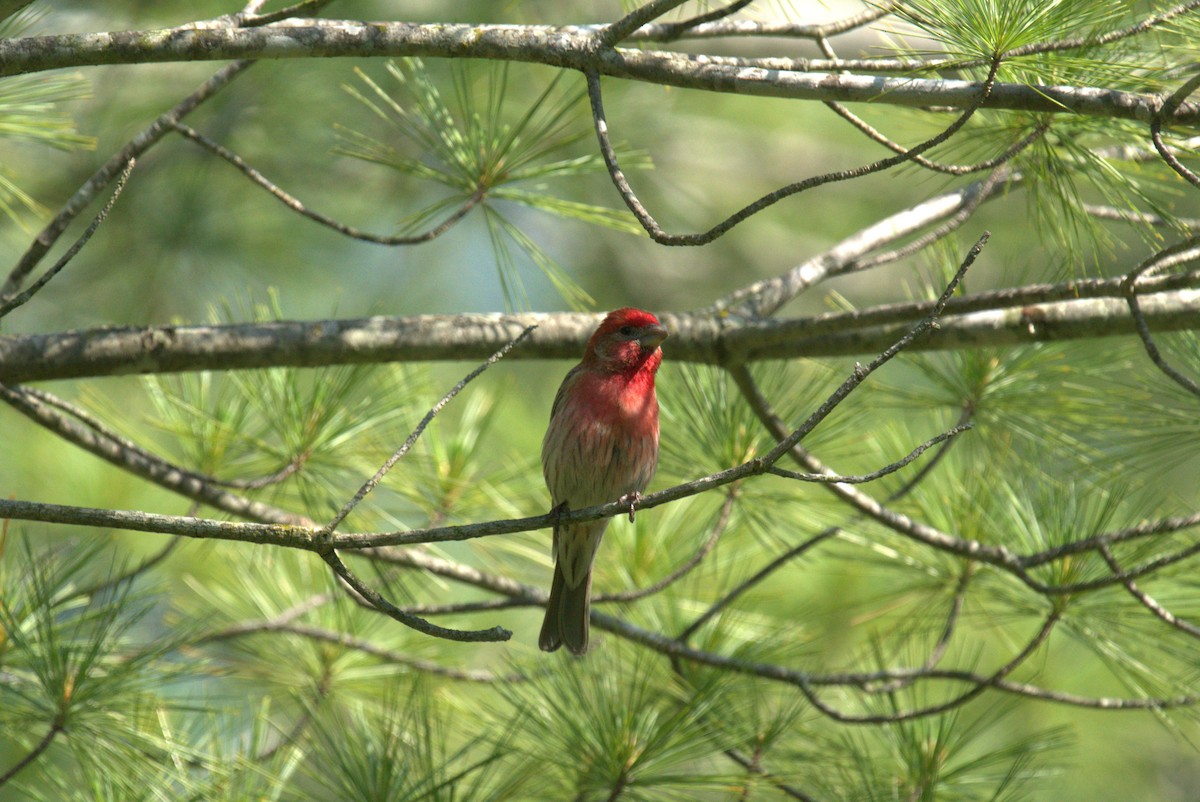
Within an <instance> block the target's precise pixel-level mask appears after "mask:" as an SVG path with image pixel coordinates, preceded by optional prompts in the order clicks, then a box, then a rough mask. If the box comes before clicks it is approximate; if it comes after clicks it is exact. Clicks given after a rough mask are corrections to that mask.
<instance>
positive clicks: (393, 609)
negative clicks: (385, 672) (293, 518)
mask: <svg viewBox="0 0 1200 802" xmlns="http://www.w3.org/2000/svg"><path fill="white" fill-rule="evenodd" d="M321 559H323V560H325V562H326V563H327V564H328V565H329V567H330V568H332V569H333V572H334V573H335V574H337V575H338V576H339V577H341V579H342V580H343V581H344V582H345V583H346V584H347V585H349V586H350V587H351V588H353V589H354V592H355V593H357V594H358V595H360V596H362V597H363V598H364V599H366V600H367V601H368V602H370V603H371V605H372V606H373V607H375V609H377V610H379V611H380V612H382V613H384V614H385V615H387V616H388V617H389V618H393V619H395V620H396V621H399V622H400V623H401V624H404V625H405V626H406V627H410V628H412V629H415V630H416V631H417V632H420V633H422V634H425V635H430V636H432V637H435V638H444V639H445V640H452V641H458V642H460V643H486V642H495V641H506V640H508V639H509V638H511V637H512V632H511V631H509V630H507V629H505V628H504V627H500V626H495V627H491V628H490V629H468V630H462V629H449V628H447V627H439V626H438V625H437V624H431V623H429V622H428V621H426V620H425V619H424V618H421V617H420V616H416V615H413V614H411V613H406V612H405V611H404V610H401V609H400V608H399V607H397V606H396V605H394V604H392V603H391V602H390V601H388V600H387V599H385V598H384V597H383V596H381V595H379V593H377V592H376V591H375V590H374V589H372V588H370V587H368V586H367V585H366V583H364V582H363V581H362V580H361V579H359V578H358V576H357V575H356V574H355V573H354V572H353V571H351V570H350V568H349V567H348V566H347V565H346V564H345V563H344V562H342V559H341V558H340V557H338V555H337V552H336V551H334V550H333V549H324V550H323V551H322V552H321Z"/></svg>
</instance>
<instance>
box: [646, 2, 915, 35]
mask: <svg viewBox="0 0 1200 802" xmlns="http://www.w3.org/2000/svg"><path fill="white" fill-rule="evenodd" d="M897 5H898V3H896V2H881V3H873V4H872V5H871V6H870V7H868V8H865V9H863V10H862V11H860V12H858V13H857V14H852V15H850V16H848V17H843V18H842V19H839V20H834V21H833V22H822V23H818V24H815V25H807V24H804V23H798V22H759V21H757V20H745V19H743V20H722V21H715V20H714V21H710V22H705V23H702V24H699V25H693V26H690V27H689V28H688V29H687V30H685V31H683V32H682V33H679V32H677V29H676V28H675V27H674V26H675V23H670V22H659V23H652V24H650V25H643V26H642V27H641V28H639V29H638V30H636V31H634V32H633V33H631V34H630V35H629V37H628V40H629V41H652V42H653V41H659V40H667V41H670V40H672V39H708V38H716V37H729V36H736V37H751V36H772V37H781V38H794V39H818V38H822V37H828V36H837V35H839V34H843V33H849V32H850V31H853V30H856V29H858V28H862V27H863V26H865V25H870V24H871V23H872V22H875V21H876V20H878V19H882V18H883V17H886V16H887V15H888V14H890V13H891V12H892V10H893V9H895V7H896V6H897Z"/></svg>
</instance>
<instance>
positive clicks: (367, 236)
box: [172, 122, 484, 245]
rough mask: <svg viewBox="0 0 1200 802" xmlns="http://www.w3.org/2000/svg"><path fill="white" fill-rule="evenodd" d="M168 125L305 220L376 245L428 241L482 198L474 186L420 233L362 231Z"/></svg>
mask: <svg viewBox="0 0 1200 802" xmlns="http://www.w3.org/2000/svg"><path fill="white" fill-rule="evenodd" d="M172 127H173V128H174V129H175V130H176V131H178V132H179V133H180V134H182V135H183V136H185V137H187V138H188V139H190V140H191V141H193V142H195V143H196V144H198V145H200V146H201V147H203V148H204V149H205V150H207V151H209V152H210V153H213V154H215V155H217V156H220V157H221V158H222V159H224V160H225V161H227V162H229V163H230V164H232V165H233V166H234V167H236V168H237V169H238V170H239V171H241V173H242V175H244V176H246V178H248V179H250V180H251V181H252V182H254V184H256V185H257V186H259V187H261V188H262V189H264V190H266V191H267V192H268V193H270V194H271V196H272V197H274V198H275V199H276V200H278V201H279V202H280V203H282V204H283V205H284V206H286V207H288V208H289V209H291V210H292V211H294V212H296V213H297V214H300V215H303V216H304V217H307V218H308V219H309V220H313V221H314V222H317V223H320V224H321V225H323V226H325V227H327V228H332V229H333V230H334V231H336V232H338V233H339V234H343V235H345V236H347V237H351V238H352V239H357V240H362V241H363V242H372V243H375V244H377V245H419V244H421V243H423V242H431V241H432V240H435V239H437V238H438V237H440V236H441V235H442V234H445V233H446V232H447V231H449V230H450V229H451V228H453V227H454V226H455V224H456V223H458V222H459V221H461V220H462V219H463V218H464V217H466V216H467V214H468V213H469V212H470V211H471V210H472V209H474V208H475V207H476V206H478V205H479V202H480V201H482V200H483V197H484V190H483V188H482V187H481V188H479V189H476V190H475V192H474V193H472V194H471V196H470V197H468V198H467V199H466V200H465V201H463V203H462V204H461V205H460V206H459V207H458V208H457V209H455V210H454V212H453V213H451V214H450V216H449V217H447V218H446V219H445V220H443V221H442V222H440V223H438V224H437V225H435V226H434V227H433V228H431V229H429V230H428V231H424V232H422V233H420V234H411V235H405V236H387V235H383V234H372V233H371V232H369V231H363V230H362V229H360V228H355V227H354V226H349V225H346V224H345V223H342V222H340V221H338V220H335V219H334V218H332V217H329V216H328V215H324V214H321V213H320V212H315V211H313V210H312V209H309V208H308V207H307V206H305V205H304V203H303V202H301V201H300V200H298V199H297V198H295V197H293V196H292V195H289V194H288V193H287V192H284V191H283V190H282V189H280V188H279V187H277V186H276V185H275V184H274V183H272V182H271V181H270V180H268V179H267V178H266V176H264V175H263V174H262V173H260V172H259V171H258V170H255V169H254V168H253V167H251V166H250V165H249V164H247V163H246V161H245V159H243V158H242V157H241V156H238V155H237V154H236V153H234V152H232V151H230V150H229V149H228V148H226V147H225V146H223V145H221V144H220V143H217V142H214V141H213V140H211V139H209V138H208V137H206V136H204V135H203V134H201V133H200V132H198V131H196V130H195V129H194V128H191V127H189V126H187V125H184V124H183V123H180V122H176V123H174V125H173V126H172Z"/></svg>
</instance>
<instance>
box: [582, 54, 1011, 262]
mask: <svg viewBox="0 0 1200 802" xmlns="http://www.w3.org/2000/svg"><path fill="white" fill-rule="evenodd" d="M999 68H1000V62H999V61H996V62H994V63H993V64H992V67H991V70H990V71H989V72H988V76H987V79H986V80H985V81H984V82H983V84H981V85H980V87H979V92H978V94H977V95H976V97H975V100H974V102H972V103H970V104H969V105H968V106H967V108H966V110H965V111H964V112H963V113H962V114H961V115H959V117H958V118H957V119H956V120H955V121H954V122H952V123H951V124H950V125H948V126H947V127H946V128H945V129H943V130H942V131H941V133H939V134H937V135H936V136H933V137H931V138H929V139H927V140H925V141H924V142H922V143H920V144H918V145H916V146H914V147H912V148H910V149H908V150H906V151H904V152H903V153H900V154H898V155H896V156H891V157H888V158H885V159H880V160H879V161H876V162H872V163H871V164H867V165H863V166H861V167H855V168H851V169H848V170H838V171H835V172H830V173H823V174H821V175H816V176H812V177H810V178H806V179H804V180H801V181H796V182H794V183H791V184H788V185H787V186H784V187H780V188H779V189H777V190H775V191H774V192H770V193H768V194H766V195H764V196H762V197H761V198H759V199H758V200H756V201H754V202H753V203H750V204H748V205H746V206H744V207H742V208H741V209H739V210H738V211H736V212H734V213H733V214H732V215H730V216H729V217H727V218H725V219H724V220H723V221H721V222H720V223H718V224H716V225H715V226H713V227H712V228H710V229H708V230H707V231H704V232H701V233H698V234H668V233H667V232H666V231H665V230H663V228H662V226H661V225H659V223H658V221H657V220H655V219H654V217H653V216H652V215H651V214H650V212H649V211H647V210H646V207H645V206H643V205H642V202H641V201H640V200H639V199H638V197H637V195H636V194H635V193H634V191H633V188H632V187H631V186H630V185H629V181H628V179H627V178H626V177H625V173H624V171H622V170H621V166H620V164H618V162H617V153H616V149H615V148H614V147H613V144H612V140H611V139H610V138H609V134H608V121H607V119H606V118H605V116H604V101H603V98H602V96H601V92H600V75H599V73H597V72H596V71H595V70H587V71H585V73H584V74H585V75H586V76H587V85H588V98H589V99H590V101H591V105H592V120H593V122H594V124H595V129H596V138H597V140H598V141H599V143H600V153H601V155H602V156H603V157H604V163H605V164H606V165H607V166H608V173H609V176H610V177H611V178H612V181H613V185H614V186H616V188H617V191H618V192H619V193H620V194H621V199H622V200H623V201H624V202H625V205H626V206H627V207H629V211H631V212H633V216H634V217H636V218H637V220H638V222H639V223H641V224H642V228H644V229H645V230H646V233H648V234H649V235H650V238H651V239H653V240H654V241H655V242H657V243H659V244H660V245H705V244H707V243H709V242H712V241H713V240H715V239H716V238H717V237H720V236H721V235H722V234H724V233H725V232H727V231H729V230H730V229H731V228H733V227H734V226H736V225H738V224H739V223H741V222H743V221H745V220H747V219H748V218H750V217H752V216H753V215H755V214H757V213H758V212H760V211H762V210H763V209H765V208H767V207H769V206H771V205H773V204H775V203H778V202H779V201H781V200H783V199H784V198H787V197H790V196H792V195H795V194H797V193H800V192H805V191H807V190H810V189H814V188H816V187H820V186H824V185H826V184H832V183H836V182H839V181H849V180H852V179H855V178H861V177H862V176H864V175H870V174H871V173H877V172H880V171H882V170H887V169H889V168H891V167H895V166H896V165H898V164H902V163H904V162H906V161H909V160H910V159H912V158H913V157H915V156H917V155H919V154H921V153H923V152H925V151H926V150H929V149H930V148H932V147H935V146H937V145H939V144H941V143H942V142H945V141H946V140H947V139H949V138H950V137H951V136H953V135H954V134H955V133H956V132H957V131H959V130H960V129H961V128H962V127H963V126H964V125H966V124H967V121H968V120H969V119H970V118H971V117H972V116H973V115H974V114H975V111H976V110H977V109H978V108H979V107H980V105H982V104H983V103H984V102H985V101H986V100H987V98H988V95H989V94H990V93H991V91H992V87H993V86H994V84H995V80H996V71H997V70H998V69H999Z"/></svg>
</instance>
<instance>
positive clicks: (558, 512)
mask: <svg viewBox="0 0 1200 802" xmlns="http://www.w3.org/2000/svg"><path fill="white" fill-rule="evenodd" d="M570 509H571V505H570V504H568V503H567V502H565V501H564V502H563V503H562V504H559V505H558V506H556V507H551V508H550V514H551V515H553V516H554V525H555V526H556V527H557V526H558V520H559V519H560V518H562V517H563V514H564V513H566V512H568V511H569V510H570Z"/></svg>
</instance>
